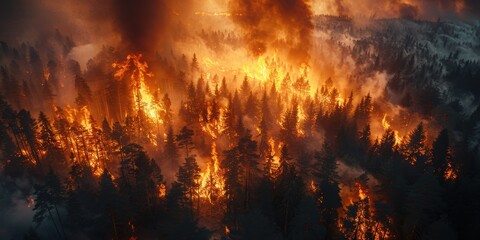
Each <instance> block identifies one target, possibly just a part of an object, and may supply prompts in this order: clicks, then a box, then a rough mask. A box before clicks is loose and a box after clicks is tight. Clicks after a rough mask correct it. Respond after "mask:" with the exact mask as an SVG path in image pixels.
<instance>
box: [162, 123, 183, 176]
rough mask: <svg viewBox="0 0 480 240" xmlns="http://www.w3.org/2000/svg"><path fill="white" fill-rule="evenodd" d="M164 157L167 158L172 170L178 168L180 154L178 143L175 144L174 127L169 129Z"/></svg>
mask: <svg viewBox="0 0 480 240" xmlns="http://www.w3.org/2000/svg"><path fill="white" fill-rule="evenodd" d="M163 156H164V157H165V159H166V161H167V162H168V165H169V166H170V167H169V168H170V169H177V168H178V160H179V159H178V158H179V157H180V154H179V153H178V149H177V143H176V142H175V135H174V133H173V128H172V126H169V127H168V131H167V136H166V139H165V148H164V150H163Z"/></svg>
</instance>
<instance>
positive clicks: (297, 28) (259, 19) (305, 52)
mask: <svg viewBox="0 0 480 240" xmlns="http://www.w3.org/2000/svg"><path fill="white" fill-rule="evenodd" d="M229 8H230V11H231V12H233V13H234V14H233V17H232V18H233V21H234V22H235V23H236V24H237V25H239V26H240V27H241V28H242V29H243V31H244V39H245V41H246V44H247V46H248V49H249V51H250V52H251V53H252V54H253V55H255V56H259V55H262V54H264V53H265V52H266V51H268V50H271V48H275V49H278V50H282V49H287V50H288V53H289V55H290V57H292V58H293V59H295V60H298V61H300V62H308V60H309V50H310V47H311V45H312V33H313V30H314V27H313V23H312V11H311V9H310V6H309V3H308V1H305V0H259V1H251V0H234V1H230V3H229Z"/></svg>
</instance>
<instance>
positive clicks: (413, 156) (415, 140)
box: [402, 122, 427, 170]
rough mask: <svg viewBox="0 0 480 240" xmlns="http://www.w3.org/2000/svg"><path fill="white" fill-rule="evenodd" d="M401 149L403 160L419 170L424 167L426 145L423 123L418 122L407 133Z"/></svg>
mask: <svg viewBox="0 0 480 240" xmlns="http://www.w3.org/2000/svg"><path fill="white" fill-rule="evenodd" d="M402 150H403V154H404V155H405V160H407V161H408V162H410V163H411V164H412V165H415V166H417V167H418V168H419V169H421V170H423V169H425V165H426V162H427V159H426V158H427V156H426V154H427V146H426V136H425V130H424V129H423V123H421V122H420V123H419V124H418V126H417V127H416V128H415V129H414V130H413V131H412V132H411V133H410V134H409V135H408V138H407V141H406V143H405V144H404V145H403V146H402Z"/></svg>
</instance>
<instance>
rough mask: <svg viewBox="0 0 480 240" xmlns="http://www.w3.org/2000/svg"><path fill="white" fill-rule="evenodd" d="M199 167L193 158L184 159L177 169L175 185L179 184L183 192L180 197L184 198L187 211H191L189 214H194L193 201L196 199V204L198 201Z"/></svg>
mask: <svg viewBox="0 0 480 240" xmlns="http://www.w3.org/2000/svg"><path fill="white" fill-rule="evenodd" d="M199 180H200V167H199V166H198V164H197V161H196V159H195V157H194V156H189V157H186V158H185V162H184V164H183V165H182V166H180V168H179V169H178V173H177V183H178V184H180V186H181V189H182V190H183V192H182V196H183V197H184V198H185V202H186V203H187V207H188V209H190V210H191V214H192V215H193V213H194V200H195V198H197V203H198V201H199V199H200V195H199V187H200V183H199ZM199 210H200V209H199V205H198V204H197V211H199Z"/></svg>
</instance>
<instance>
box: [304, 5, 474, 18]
mask: <svg viewBox="0 0 480 240" xmlns="http://www.w3.org/2000/svg"><path fill="white" fill-rule="evenodd" d="M313 10H314V12H315V13H316V14H325V15H336V16H342V17H351V18H370V17H375V18H392V17H393V18H409V19H427V20H436V19H437V18H452V17H456V18H462V19H470V18H472V17H477V16H479V15H480V2H479V1H477V0H453V1H452V0H386V1H375V0H363V1H355V0H326V1H315V2H314V4H313Z"/></svg>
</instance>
